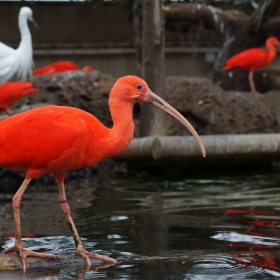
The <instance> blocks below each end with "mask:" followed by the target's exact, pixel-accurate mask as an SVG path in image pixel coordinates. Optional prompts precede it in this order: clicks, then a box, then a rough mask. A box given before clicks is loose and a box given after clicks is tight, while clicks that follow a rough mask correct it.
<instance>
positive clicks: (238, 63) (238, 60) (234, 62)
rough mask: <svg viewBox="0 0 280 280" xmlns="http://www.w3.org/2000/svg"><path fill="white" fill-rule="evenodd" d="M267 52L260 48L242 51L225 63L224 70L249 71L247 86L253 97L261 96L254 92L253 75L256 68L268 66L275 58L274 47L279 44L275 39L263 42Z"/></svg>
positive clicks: (270, 38)
mask: <svg viewBox="0 0 280 280" xmlns="http://www.w3.org/2000/svg"><path fill="white" fill-rule="evenodd" d="M265 45H266V48H267V50H268V51H265V50H263V49H261V48H251V49H248V50H245V51H242V52H240V53H238V54H236V55H234V56H232V57H231V58H229V59H228V60H227V61H226V64H225V67H224V70H229V69H231V68H239V69H242V70H249V71H250V72H249V84H250V88H251V92H252V93H253V94H255V95H258V96H262V97H263V94H261V93H259V92H257V91H256V88H255V84H254V81H253V73H254V71H255V70H256V69H257V68H261V67H264V66H266V65H268V64H269V63H270V62H271V61H272V60H273V59H274V58H275V57H276V50H275V46H278V47H279V46H280V43H279V41H278V39H277V38H276V37H269V38H268V39H267V40H266V42H265Z"/></svg>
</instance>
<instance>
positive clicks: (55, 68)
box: [33, 60, 93, 76]
mask: <svg viewBox="0 0 280 280" xmlns="http://www.w3.org/2000/svg"><path fill="white" fill-rule="evenodd" d="M78 69H79V67H78V66H77V64H75V63H74V62H72V61H67V60H65V61H56V62H54V63H51V64H49V65H46V66H43V67H41V68H37V69H34V70H33V75H34V76H37V75H44V74H55V73H59V72H67V71H76V70H78ZM82 70H83V71H92V70H93V68H92V67H91V66H88V65H86V66H84V67H83V68H82Z"/></svg>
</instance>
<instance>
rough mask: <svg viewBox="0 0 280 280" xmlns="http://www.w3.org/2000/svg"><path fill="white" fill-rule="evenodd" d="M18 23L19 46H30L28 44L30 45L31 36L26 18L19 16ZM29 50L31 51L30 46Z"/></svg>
mask: <svg viewBox="0 0 280 280" xmlns="http://www.w3.org/2000/svg"><path fill="white" fill-rule="evenodd" d="M18 24H19V31H20V35H21V41H20V44H19V48H30V47H29V46H32V44H31V42H32V38H31V33H30V31H29V28H28V23H27V18H25V17H19V19H18ZM31 52H32V48H31Z"/></svg>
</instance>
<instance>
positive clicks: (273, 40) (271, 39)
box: [266, 36, 280, 47]
mask: <svg viewBox="0 0 280 280" xmlns="http://www.w3.org/2000/svg"><path fill="white" fill-rule="evenodd" d="M266 45H273V46H276V47H280V42H279V40H278V39H277V38H276V37H274V36H271V37H269V38H268V39H267V40H266Z"/></svg>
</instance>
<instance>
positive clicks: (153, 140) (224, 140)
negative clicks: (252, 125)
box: [115, 133, 280, 164]
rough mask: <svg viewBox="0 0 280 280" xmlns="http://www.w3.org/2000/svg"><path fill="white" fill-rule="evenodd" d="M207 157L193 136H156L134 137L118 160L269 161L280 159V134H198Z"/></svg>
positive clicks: (210, 162)
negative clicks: (203, 154)
mask: <svg viewBox="0 0 280 280" xmlns="http://www.w3.org/2000/svg"><path fill="white" fill-rule="evenodd" d="M200 137H201V140H202V142H203V144H204V146H205V149H206V158H203V157H202V154H201V151H200V149H199V146H198V144H197V142H196V141H195V139H194V138H193V137H192V136H158V137H143V138H136V139H133V140H132V142H131V143H130V145H129V147H128V148H127V149H126V150H125V151H123V152H122V153H120V154H119V155H117V156H115V159H117V160H124V161H137V160H152V161H154V162H159V161H170V160H172V161H190V163H191V164H194V163H201V164H212V163H215V162H216V163H227V162H228V163H233V162H244V163H245V162H272V161H279V160H280V134H278V133H275V134H240V135H204V136H200Z"/></svg>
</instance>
